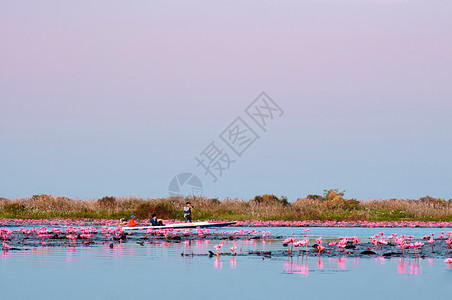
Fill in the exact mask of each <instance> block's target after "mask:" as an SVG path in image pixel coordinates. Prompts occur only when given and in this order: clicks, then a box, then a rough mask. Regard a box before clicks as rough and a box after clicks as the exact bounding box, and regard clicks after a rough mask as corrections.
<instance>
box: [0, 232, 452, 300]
mask: <svg viewBox="0 0 452 300" xmlns="http://www.w3.org/2000/svg"><path fill="white" fill-rule="evenodd" d="M234 230H236V229H234ZM257 230H265V231H268V230H269V231H272V235H277V234H281V235H287V236H288V235H291V233H292V232H293V233H294V234H298V235H304V232H303V230H302V229H300V228H260V229H257ZM317 230H318V232H317ZM350 230H351V231H350ZM411 230H413V231H412V232H411ZM380 231H385V232H386V234H390V233H393V232H394V233H398V232H399V233H400V234H412V235H414V236H419V237H420V236H423V235H425V234H429V233H433V232H435V233H437V234H438V233H441V231H446V232H447V231H450V230H447V229H446V230H444V229H431V228H428V229H413V228H400V229H393V228H391V229H388V228H384V229H378V228H377V229H376V228H371V229H368V228H358V229H354V230H352V229H350V228H310V232H309V233H310V234H312V235H317V234H318V235H322V236H342V235H355V236H361V237H368V236H370V235H373V234H375V233H377V232H380ZM218 243H219V241H209V240H206V241H193V242H181V243H176V244H173V243H165V242H158V243H155V244H149V243H145V244H144V245H143V246H141V245H139V244H136V243H130V242H129V243H126V244H123V245H117V246H115V248H113V249H110V248H109V247H107V246H100V247H99V246H98V247H86V248H83V247H78V248H75V249H73V248H53V247H39V248H33V249H31V250H29V251H10V252H2V258H1V261H0V286H1V291H2V292H1V295H2V297H1V298H2V299H131V298H137V299H144V298H146V299H147V298H149V299H150V298H159V299H187V298H188V299H194V298H197V299H283V298H284V299H285V298H295V299H301V298H309V299H312V298H317V299H326V298H331V299H334V298H335V299H382V298H385V297H388V298H391V299H395V298H399V299H424V298H435V299H451V298H452V296H451V291H452V269H450V267H449V266H448V265H447V264H445V263H444V262H443V260H444V259H420V260H414V259H409V258H405V259H400V258H393V259H383V258H360V259H358V258H345V257H343V258H320V260H319V259H318V258H316V257H309V258H307V259H306V258H304V259H301V258H297V257H293V258H288V257H278V258H264V259H263V258H262V257H261V256H254V255H244V254H245V253H248V251H250V250H251V251H272V250H276V249H277V250H281V249H282V245H281V241H275V240H273V241H272V240H270V241H267V242H263V241H261V240H258V241H226V242H225V245H224V246H223V248H222V251H223V252H229V247H232V246H236V247H237V248H238V250H237V252H238V255H237V256H235V257H232V256H221V257H220V258H219V259H217V258H216V257H212V258H209V257H208V256H196V255H195V256H188V257H187V256H184V257H182V256H181V253H185V254H191V253H193V254H201V255H203V254H206V253H207V252H208V251H209V250H211V251H214V248H213V246H214V245H217V244H218ZM240 250H241V251H240Z"/></svg>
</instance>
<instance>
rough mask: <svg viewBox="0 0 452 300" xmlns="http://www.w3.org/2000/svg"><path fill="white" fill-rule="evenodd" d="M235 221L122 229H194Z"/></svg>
mask: <svg viewBox="0 0 452 300" xmlns="http://www.w3.org/2000/svg"><path fill="white" fill-rule="evenodd" d="M235 223H237V222H224V223H209V222H193V223H174V224H167V225H164V226H152V225H151V226H134V227H123V229H124V230H140V229H141V230H144V229H187V228H188V229H190V228H191V229H196V228H211V227H213V228H218V227H226V226H230V225H234V224H235Z"/></svg>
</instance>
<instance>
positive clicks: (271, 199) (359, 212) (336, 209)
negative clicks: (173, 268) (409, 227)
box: [0, 189, 452, 221]
mask: <svg viewBox="0 0 452 300" xmlns="http://www.w3.org/2000/svg"><path fill="white" fill-rule="evenodd" d="M186 201H190V202H191V203H192V204H193V206H194V210H193V217H194V219H198V220H209V219H223V220H264V221H270V220H285V221H297V220H337V221H452V202H451V201H445V200H443V199H438V198H433V197H429V196H426V197H422V198H420V199H418V200H405V199H389V200H369V201H358V200H355V199H346V198H345V191H339V190H337V189H334V190H325V191H324V194H323V196H320V195H308V196H307V197H306V198H299V199H297V200H296V201H295V202H289V201H287V198H286V197H283V196H282V197H277V196H275V195H271V194H265V195H262V196H261V195H258V196H256V197H254V198H253V199H251V200H243V199H230V198H226V199H224V200H219V199H217V198H205V197H196V198H193V197H191V198H177V197H176V198H174V197H171V198H159V199H142V198H136V197H112V196H106V197H103V198H100V199H92V200H78V199H69V198H67V197H61V196H52V195H34V196H32V197H31V198H20V199H6V198H0V217H4V218H34V219H44V218H95V219H119V218H128V217H130V215H132V214H134V215H136V216H137V218H139V219H149V218H150V217H151V215H152V214H153V213H156V214H157V216H158V217H159V218H163V219H179V220H183V206H184V205H185V202H186Z"/></svg>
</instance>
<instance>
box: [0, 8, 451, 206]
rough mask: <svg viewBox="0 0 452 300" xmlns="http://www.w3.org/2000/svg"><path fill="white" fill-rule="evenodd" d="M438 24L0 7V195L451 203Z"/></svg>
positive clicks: (409, 19) (429, 13)
mask: <svg viewBox="0 0 452 300" xmlns="http://www.w3.org/2000/svg"><path fill="white" fill-rule="evenodd" d="M451 15H452V2H451V1H449V0H447V1H446V0H435V1H431V0H430V1H421V0H417V1H416V0H413V1H410V0H405V1H402V0H399V1H397V0H394V1H391V0H359V1H358V0H324V1H314V0H312V1H310V0H298V1H297V0H278V1H266V0H255V1H253V0H240V1H239V0H237V1H236V0H232V1H230V0H229V1H222V0H220V1H198V0H195V1H172V0H169V1H144V0H137V1H134V2H133V3H131V2H124V1H115V0H113V1H112V0H109V1H46V0H44V1H39V2H33V1H8V0H5V1H2V2H1V3H0V170H1V172H0V197H6V198H18V197H30V196H32V195H35V194H52V195H65V196H68V197H73V198H78V199H95V198H99V197H103V196H105V195H113V196H129V195H131V196H138V197H145V198H148V197H151V198H158V197H167V196H168V194H169V190H170V189H171V188H170V183H171V182H172V180H173V178H176V179H183V178H185V179H186V178H187V177H184V176H180V177H178V175H179V174H183V173H188V174H191V175H190V176H192V177H190V178H194V179H196V178H197V179H199V181H196V182H198V183H197V184H194V185H193V184H192V185H190V184H189V183H188V182H185V184H184V181H183V180H182V181H180V182H179V184H180V185H181V193H183V194H187V193H190V192H191V191H193V190H192V189H191V188H192V187H193V186H194V187H200V186H202V194H203V195H205V196H207V197H218V198H220V199H224V198H227V197H229V198H241V199H250V198H252V197H254V196H255V195H262V194H267V193H268V194H275V195H277V196H287V197H288V199H289V200H290V201H295V200H296V199H297V198H300V197H305V196H306V195H308V194H322V193H323V190H324V189H330V188H338V189H341V190H346V191H347V192H346V197H350V198H356V199H362V200H366V199H379V198H383V199H388V198H411V199H415V198H419V197H422V196H425V195H430V196H433V197H440V198H443V199H450V198H452V192H451V189H450V183H451V181H452V159H451V153H452V135H451V128H452V84H451V78H452V18H451V17H450V16H451ZM262 92H265V94H264V95H266V96H265V97H266V98H262V97H260V95H262V94H261V93H262ZM262 99H264V100H265V99H267V100H265V101H267V102H266V103H267V105H269V103H270V104H271V105H270V107H273V108H274V109H275V108H276V107H277V108H278V109H275V110H270V111H268V110H265V108H262V107H265V105H262V103H264V102H262V101H264V100H262ZM269 99H271V100H269ZM256 105H257V107H261V108H260V109H261V111H260V112H261V115H260V116H256V115H254V117H255V118H256V120H257V121H255V120H253V118H252V117H250V115H248V114H247V112H246V109H247V108H248V107H251V110H252V109H254V108H255V107H256ZM259 105H260V106H259ZM248 111H250V109H248ZM269 112H272V114H271V115H270V114H269ZM263 115H265V116H267V117H265V116H263ZM251 116H253V114H252V113H251ZM237 118H239V119H238V121H236V120H237ZM259 118H260V119H259ZM262 118H263V119H264V120H265V121H266V123H265V127H264V128H262V127H260V126H259V120H261V121H262ZM258 119H259V120H258ZM234 122H236V123H234ZM237 122H239V123H237ZM237 124H239V125H240V126H236V127H234V126H235V125H237ZM244 124H245V125H244ZM243 126H245V127H243ZM264 129H265V130H264ZM233 130H238V131H237V132H245V134H243V135H241V136H239V135H235V136H233V135H231V132H234V131H233ZM244 130H245V131H244ZM247 134H248V135H247ZM222 137H223V139H222ZM234 137H235V138H236V140H232V139H233V138H234ZM227 142H229V144H228V143H227ZM212 143H213V144H212ZM231 143H235V144H234V145H235V146H234V145H232V146H231ZM239 144H240V145H242V146H240V147H242V150H243V148H245V147H246V149H245V150H244V151H242V150H240V151H238V152H239V153H240V155H238V154H237V152H234V150H233V148H234V147H238V145H239ZM209 145H213V146H215V147H210V148H209ZM214 150H215V151H217V152H215V155H214V152H213V151H214ZM236 151H237V149H236ZM209 154H210V156H208V155H209ZM213 157H215V158H216V160H213V159H212V158H213ZM196 158H198V159H199V160H202V159H204V160H202V161H203V164H204V165H205V166H206V168H204V167H203V166H202V165H199V164H198V161H197V160H196ZM208 158H209V159H212V161H210V160H209V159H208ZM209 162H210V163H211V164H210V166H209ZM218 168H223V170H221V174H220V170H219V169H218ZM206 170H208V171H209V172H211V173H209V172H207V171H206ZM212 174H213V175H215V176H216V181H215V182H214V176H213V175H212ZM190 182H191V183H193V182H195V181H190ZM176 186H177V181H176ZM173 188H174V184H173Z"/></svg>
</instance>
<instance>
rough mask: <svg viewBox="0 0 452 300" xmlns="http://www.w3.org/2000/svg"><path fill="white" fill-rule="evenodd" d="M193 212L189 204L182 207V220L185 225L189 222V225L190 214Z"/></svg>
mask: <svg viewBox="0 0 452 300" xmlns="http://www.w3.org/2000/svg"><path fill="white" fill-rule="evenodd" d="M192 210H193V206H191V203H190V202H187V203H185V206H184V218H185V223H188V222H190V223H191V212H192Z"/></svg>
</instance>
